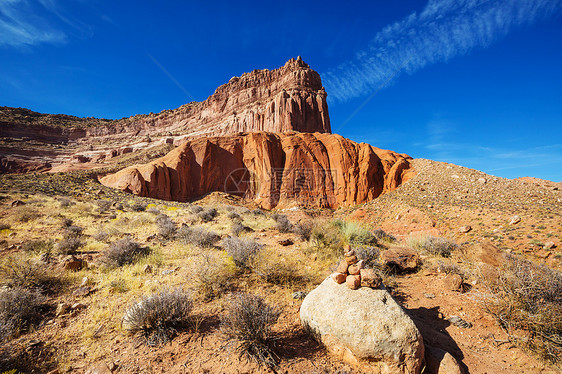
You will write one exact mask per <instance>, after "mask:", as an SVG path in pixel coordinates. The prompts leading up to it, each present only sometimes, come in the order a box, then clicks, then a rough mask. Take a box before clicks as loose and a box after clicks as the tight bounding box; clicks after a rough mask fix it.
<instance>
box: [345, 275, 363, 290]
mask: <svg viewBox="0 0 562 374" xmlns="http://www.w3.org/2000/svg"><path fill="white" fill-rule="evenodd" d="M345 284H346V285H347V287H349V289H351V290H356V289H358V288H359V287H361V277H360V276H359V275H348V276H347V278H346V279H345Z"/></svg>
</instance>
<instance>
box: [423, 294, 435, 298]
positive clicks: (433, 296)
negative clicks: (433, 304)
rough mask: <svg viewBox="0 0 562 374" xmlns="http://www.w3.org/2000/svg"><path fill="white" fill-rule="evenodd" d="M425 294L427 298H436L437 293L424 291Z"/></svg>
mask: <svg viewBox="0 0 562 374" xmlns="http://www.w3.org/2000/svg"><path fill="white" fill-rule="evenodd" d="M423 296H424V297H425V298H427V299H434V298H435V295H434V294H432V293H424V294H423Z"/></svg>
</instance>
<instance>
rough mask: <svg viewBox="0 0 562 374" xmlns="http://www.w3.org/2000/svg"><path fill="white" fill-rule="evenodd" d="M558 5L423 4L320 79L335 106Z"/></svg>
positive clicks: (492, 0) (555, 1) (555, 0)
mask: <svg viewBox="0 0 562 374" xmlns="http://www.w3.org/2000/svg"><path fill="white" fill-rule="evenodd" d="M561 8H562V0H429V2H428V3H427V5H426V7H425V8H424V9H423V11H422V12H421V13H419V14H418V13H415V12H414V13H412V14H410V15H409V16H408V17H406V18H404V19H402V20H401V21H398V22H395V23H393V24H390V25H388V26H387V27H385V28H384V29H382V30H381V31H379V32H378V33H377V34H376V35H375V37H374V38H373V40H372V41H371V43H370V45H369V46H368V48H367V49H366V50H364V51H361V52H359V53H357V54H356V56H355V58H354V59H353V60H351V61H349V62H346V63H344V64H342V65H340V66H338V67H337V68H335V69H332V70H329V71H328V72H327V73H325V74H322V80H323V81H324V86H325V87H326V90H327V91H328V93H329V94H330V96H331V97H332V98H334V99H336V100H338V101H345V100H348V99H350V98H352V97H357V96H361V95H365V94H367V93H369V92H372V91H373V90H376V89H380V88H381V87H382V86H384V85H386V84H387V83H388V82H387V81H388V80H389V77H393V76H394V75H395V74H396V73H397V72H398V71H402V70H403V71H405V72H407V73H408V74H412V73H414V72H416V71H417V70H419V69H421V68H423V67H425V66H427V65H430V64H434V63H437V62H444V61H447V60H449V59H451V58H453V57H455V56H459V55H463V54H466V53H468V52H470V51H471V50H472V49H474V48H484V47H487V46H489V45H490V44H492V43H493V42H495V41H497V40H499V39H501V38H503V37H504V36H505V35H507V34H508V33H509V32H510V31H512V30H513V29H516V28H519V27H522V26H525V25H530V24H533V23H535V22H537V21H538V20H540V19H544V18H547V17H550V16H552V15H554V14H556V13H559V12H560V10H561Z"/></svg>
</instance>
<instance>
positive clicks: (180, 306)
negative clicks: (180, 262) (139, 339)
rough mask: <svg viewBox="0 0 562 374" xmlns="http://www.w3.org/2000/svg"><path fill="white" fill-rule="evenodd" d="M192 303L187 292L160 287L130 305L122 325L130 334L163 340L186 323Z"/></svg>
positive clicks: (153, 341) (153, 342)
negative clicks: (160, 288)
mask: <svg viewBox="0 0 562 374" xmlns="http://www.w3.org/2000/svg"><path fill="white" fill-rule="evenodd" d="M192 307H193V302H192V300H191V296H190V295H189V294H188V293H186V292H184V291H182V290H180V289H176V290H174V291H169V290H166V291H162V292H160V293H155V294H152V295H150V296H148V297H146V298H144V299H143V300H141V301H140V302H138V303H136V304H134V305H133V306H132V307H130V308H129V309H128V310H127V312H126V313H125V316H124V317H123V323H122V326H123V328H125V329H126V330H127V331H129V333H131V334H140V335H141V336H143V337H144V338H145V339H146V341H147V343H148V344H149V345H158V344H164V343H166V342H168V341H170V340H171V339H172V338H173V337H174V335H175V334H176V333H177V331H178V329H180V328H182V327H185V326H186V324H187V322H189V317H190V313H191V309H192Z"/></svg>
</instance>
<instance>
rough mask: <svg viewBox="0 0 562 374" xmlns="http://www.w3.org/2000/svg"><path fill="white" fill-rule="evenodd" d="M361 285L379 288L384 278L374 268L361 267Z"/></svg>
mask: <svg viewBox="0 0 562 374" xmlns="http://www.w3.org/2000/svg"><path fill="white" fill-rule="evenodd" d="M360 276H361V287H371V288H379V287H380V285H381V284H382V278H381V277H380V275H378V274H377V273H376V272H375V271H374V270H373V269H361V271H360Z"/></svg>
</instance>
